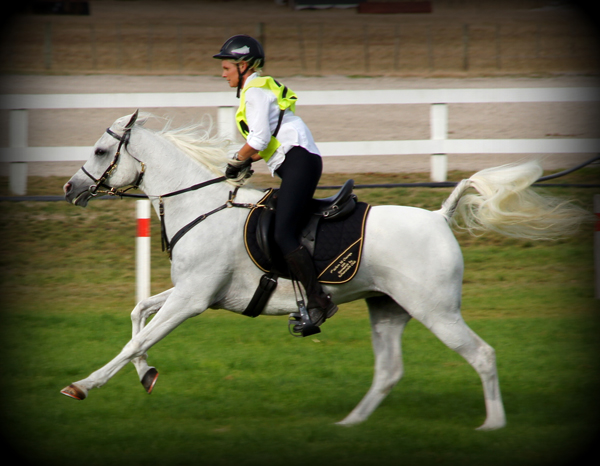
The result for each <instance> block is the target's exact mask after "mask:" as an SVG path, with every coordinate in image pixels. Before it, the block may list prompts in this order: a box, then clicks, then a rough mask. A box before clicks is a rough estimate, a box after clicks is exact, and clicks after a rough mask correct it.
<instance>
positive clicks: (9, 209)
mask: <svg viewBox="0 0 600 466" xmlns="http://www.w3.org/2000/svg"><path fill="white" fill-rule="evenodd" d="M463 175H464V174H460V173H451V174H450V179H454V180H456V179H459V178H461V177H462V176H463ZM596 176H597V170H592V169H590V170H583V171H581V172H578V173H577V174H575V175H571V176H570V177H569V179H568V180H565V181H578V182H591V180H594V179H595V178H596ZM344 178H345V176H344V175H335V176H333V175H332V176H328V177H325V178H324V179H323V181H322V183H323V184H324V185H326V184H337V183H340V182H341V181H342V180H343V179H344ZM354 178H355V180H356V181H357V183H367V182H374V181H377V182H380V183H383V182H386V181H391V182H394V181H399V180H402V181H405V182H412V181H419V180H421V178H426V175H419V174H415V175H402V176H400V175H398V176H390V177H386V176H385V175H369V174H365V175H355V176H354ZM65 181H66V180H65V179H60V178H34V179H30V184H29V193H30V194H59V193H60V186H61V185H62V184H63V183H64V182H65ZM253 181H254V182H255V183H256V184H257V185H264V184H265V183H268V182H269V180H268V179H266V178H260V177H257V178H256V179H253ZM6 191H7V180H6V179H2V180H0V193H6ZM552 191H554V192H555V193H556V194H558V195H563V196H567V197H569V198H574V199H577V200H578V202H580V203H581V204H582V205H584V206H585V207H586V208H591V199H592V195H593V194H594V193H597V192H598V190H597V189H596V190H594V189H564V188H560V189H553V190H552ZM448 192H449V190H447V189H438V190H432V189H416V188H415V189H405V188H402V189H400V188H398V189H368V190H360V191H359V192H358V195H359V197H360V199H361V200H365V201H367V202H370V203H372V204H381V203H397V204H406V205H414V206H420V207H424V208H429V209H432V208H438V206H439V204H440V203H441V202H442V200H443V199H444V198H445V196H446V195H447V194H448ZM321 194H322V195H323V196H325V195H327V194H328V193H327V192H319V195H321ZM0 208H1V209H2V222H1V224H0V231H1V232H2V237H3V241H2V243H1V245H0V251H1V259H0V270H1V273H2V282H1V285H0V286H1V288H0V291H1V293H2V294H1V296H2V318H3V325H2V327H1V329H2V330H1V332H2V333H1V338H0V351H1V353H2V359H1V368H2V374H3V377H2V382H3V383H2V385H1V388H0V395H1V398H0V399H1V400H2V402H1V403H2V405H1V408H2V409H1V412H2V430H3V432H2V433H3V437H4V439H5V442H6V444H7V445H8V449H5V452H9V453H8V455H9V454H10V452H11V451H16V452H17V453H18V455H19V457H20V458H22V459H23V461H28V462H29V463H30V464H34V465H38V464H44V465H54V464H72V463H78V464H86V465H105V464H113V465H116V466H120V465H127V466H133V465H192V464H194V465H196V464H201V465H205V464H206V465H234V464H235V465H259V464H272V465H306V464H311V465H322V464H323V465H324V464H327V465H330V466H331V465H350V466H354V465H373V464H377V465H396V464H402V465H459V464H460V465H467V466H469V465H473V466H475V465H477V466H479V465H498V466H500V465H503V466H504V465H528V466H529V465H540V466H541V465H554V464H566V463H569V464H578V463H577V462H573V460H574V458H576V457H577V456H578V455H579V454H580V453H581V452H582V451H583V450H584V448H585V447H586V446H588V445H589V442H590V441H591V440H592V439H593V438H594V437H593V436H594V435H595V434H596V433H597V426H598V402H597V393H598V388H599V385H600V384H599V382H600V380H599V377H598V374H599V372H598V358H597V354H598V353H597V351H598V330H599V320H598V314H597V312H598V302H597V300H595V299H594V297H593V263H592V228H591V227H590V226H588V227H587V228H586V229H585V230H584V231H582V232H580V233H578V234H577V235H576V236H574V237H573V238H572V239H568V240H561V241H557V242H552V243H534V242H528V241H517V240H511V239H505V238H501V237H498V236H495V235H486V236H485V237H482V238H471V237H469V236H467V235H465V234H462V233H458V234H457V237H458V239H459V242H460V243H461V245H462V246H463V253H464V256H465V268H466V272H465V278H464V294H463V314H464V316H465V318H466V320H467V322H468V323H469V325H470V326H471V327H472V328H473V329H474V330H475V331H476V332H477V333H478V334H479V335H480V336H481V337H482V338H484V339H485V340H486V341H487V342H488V343H490V344H491V345H492V346H494V348H495V349H496V352H497V358H498V370H499V374H500V384H501V388H502V390H503V397H504V402H505V407H506V410H507V418H508V425H507V427H506V428H505V429H502V430H499V431H494V432H479V431H475V427H477V426H478V425H480V424H481V423H482V422H483V419H484V414H485V412H484V405H483V395H482V389H481V384H480V381H479V379H478V377H477V375H476V373H475V372H474V371H473V370H472V369H471V368H470V366H469V365H468V364H467V363H466V362H465V361H464V360H462V359H461V358H460V357H459V356H457V355H456V354H455V353H454V352H452V351H450V350H448V349H447V348H446V347H445V346H444V345H443V344H442V343H440V342H439V341H438V340H437V339H436V338H435V337H434V336H433V335H432V334H431V333H430V332H429V331H428V330H427V329H426V328H425V327H424V326H423V325H421V324H420V323H418V322H416V321H413V322H411V323H410V324H409V326H408V328H407V330H406V332H405V336H404V342H403V349H404V362H405V369H406V374H405V377H404V378H403V379H402V381H401V382H400V383H399V385H398V386H397V387H396V388H395V389H394V390H393V391H392V393H391V394H390V395H389V397H388V398H387V399H386V400H385V401H384V402H383V404H382V405H381V406H380V408H379V409H378V410H377V411H375V413H374V414H373V416H372V417H371V418H370V419H369V420H368V421H367V422H365V423H363V424H361V425H358V426H354V427H350V428H346V427H339V426H335V425H334V422H336V421H339V420H341V419H342V418H343V417H344V416H345V415H346V414H348V412H349V411H350V410H351V409H352V408H353V407H354V406H355V405H356V404H357V403H358V401H359V400H360V399H361V397H362V396H363V395H364V394H365V393H366V391H367V389H368V387H369V385H370V382H371V377H372V365H373V356H372V350H371V343H370V329H369V323H368V315H367V312H366V307H365V305H364V304H363V303H362V302H357V303H351V304H347V305H343V306H342V308H341V312H340V313H339V314H338V315H337V316H336V317H335V319H332V320H331V321H330V322H328V323H327V324H326V326H324V328H323V333H322V334H319V335H318V336H316V338H314V337H311V338H306V339H296V338H291V337H290V336H289V334H288V332H287V328H286V326H287V325H286V321H287V320H286V319H285V318H284V317H280V318H266V317H264V318H257V319H246V318H244V317H241V316H237V315H233V314H231V313H224V312H219V311H207V312H206V313H205V314H203V315H202V316H200V317H198V318H196V319H192V320H190V321H188V322H186V323H185V324H184V325H182V326H181V327H180V328H178V329H176V330H175V331H174V332H173V333H172V334H171V335H169V336H168V337H167V338H166V339H165V340H163V341H162V342H160V343H159V344H158V345H156V347H155V348H153V349H152V350H151V352H150V360H151V363H152V364H153V365H156V366H157V368H158V369H159V371H160V373H161V377H160V378H159V381H158V383H157V386H156V389H155V391H154V393H153V394H152V395H151V396H148V395H147V394H145V392H144V391H143V388H142V387H141V385H140V384H139V382H138V380H137V375H136V374H135V370H134V368H133V366H132V365H128V366H127V367H126V368H124V369H123V370H122V371H121V372H120V373H119V374H117V376H115V377H114V378H113V379H112V380H111V381H110V382H109V383H108V384H107V385H106V386H105V387H103V389H101V390H97V391H93V392H92V393H91V394H90V397H89V399H87V400H85V401H84V402H76V401H74V400H71V399H68V398H67V397H64V396H62V395H60V393H59V390H60V389H61V388H62V387H64V386H65V385H67V384H69V383H71V382H73V381H75V380H78V379H81V378H82V377H85V376H87V375H88V374H89V373H90V372H92V371H93V370H96V369H97V368H99V367H100V366H101V365H103V364H104V363H106V362H107V361H108V360H109V359H111V358H112V357H113V356H115V355H116V354H117V352H118V351H119V350H120V348H121V347H122V346H123V345H124V344H125V343H126V341H127V340H128V339H129V337H130V332H131V330H130V328H131V327H130V318H129V313H130V311H131V309H132V308H133V305H134V302H133V301H134V294H135V293H134V286H135V277H134V274H135V270H134V239H135V219H134V214H135V211H134V203H133V202H131V201H128V200H116V201H96V202H92V203H91V204H90V205H89V206H88V208H87V209H80V208H75V207H72V206H69V205H68V204H66V203H62V202H61V203H50V202H48V203H34V202H20V203H13V202H3V203H1V205H0ZM152 228H153V235H154V236H153V239H152V241H153V252H152V254H153V256H152V261H153V276H152V288H153V292H159V291H162V290H163V289H164V288H166V287H168V286H169V270H168V267H169V265H168V260H167V258H166V257H165V256H164V255H163V254H162V253H161V251H160V244H159V242H160V241H159V238H158V234H157V232H158V231H159V230H158V224H157V222H156V221H154V222H153V225H152ZM8 455H7V456H8ZM17 464H24V463H22V462H20V463H17Z"/></svg>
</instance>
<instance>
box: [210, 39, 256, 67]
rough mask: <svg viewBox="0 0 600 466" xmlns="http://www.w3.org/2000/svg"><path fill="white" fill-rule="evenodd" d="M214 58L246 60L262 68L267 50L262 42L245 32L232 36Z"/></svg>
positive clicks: (253, 65)
mask: <svg viewBox="0 0 600 466" xmlns="http://www.w3.org/2000/svg"><path fill="white" fill-rule="evenodd" d="M213 58H219V59H221V60H244V61H247V62H248V64H249V65H250V67H251V68H252V67H256V68H262V67H263V66H264V64H265V52H264V51H263V48H262V45H260V42H259V41H257V40H256V39H254V38H253V37H250V36H247V35H245V34H238V35H236V36H233V37H230V38H229V39H227V40H226V41H225V43H224V44H223V46H222V47H221V51H220V52H219V53H217V54H216V55H213Z"/></svg>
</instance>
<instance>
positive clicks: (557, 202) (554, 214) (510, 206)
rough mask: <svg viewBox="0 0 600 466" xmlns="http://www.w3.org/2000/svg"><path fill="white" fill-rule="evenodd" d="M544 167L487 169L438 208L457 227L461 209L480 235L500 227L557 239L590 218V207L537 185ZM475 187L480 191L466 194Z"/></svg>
mask: <svg viewBox="0 0 600 466" xmlns="http://www.w3.org/2000/svg"><path fill="white" fill-rule="evenodd" d="M542 173H543V170H542V167H541V165H540V164H539V162H537V161H531V162H526V163H523V164H509V165H503V166H501V167H495V168H487V169H485V170H481V171H479V172H477V173H475V174H474V175H473V176H471V177H470V178H469V179H466V180H462V181H461V182H460V183H459V184H458V185H457V186H456V188H455V189H454V191H452V193H451V194H450V196H449V197H448V199H446V201H445V202H444V203H443V204H442V208H441V209H440V210H438V211H436V212H437V213H440V214H441V215H443V216H444V217H446V219H447V221H448V222H449V223H450V224H451V225H452V226H457V223H456V220H455V218H453V215H454V213H455V212H458V214H459V215H460V217H461V218H462V220H463V222H464V226H460V228H464V229H466V230H468V231H469V232H470V233H471V234H474V235H477V234H481V233H483V232H485V231H490V230H491V231H495V232H497V233H501V234H503V235H505V236H512V237H516V238H529V239H536V240H537V239H556V238H559V237H562V236H566V235H569V234H572V233H574V232H575V231H577V229H578V227H579V226H580V224H581V223H582V222H584V221H586V220H587V219H588V218H589V217H590V213H589V212H587V211H586V210H584V209H582V208H580V207H578V206H576V205H574V204H572V203H570V202H569V201H565V200H563V199H559V198H555V197H551V196H546V195H542V194H539V193H537V192H535V191H534V189H533V188H532V187H531V185H532V184H533V183H535V182H536V181H537V180H538V179H539V178H540V176H541V175H542ZM469 188H474V189H475V190H476V191H477V193H476V194H465V192H466V191H467V190H468V189H469Z"/></svg>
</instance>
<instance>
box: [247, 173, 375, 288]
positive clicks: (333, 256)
mask: <svg viewBox="0 0 600 466" xmlns="http://www.w3.org/2000/svg"><path fill="white" fill-rule="evenodd" d="M353 186H354V181H353V180H348V181H347V182H346V184H345V185H344V187H343V188H342V189H341V190H340V192H339V193H338V194H337V195H336V196H333V197H331V198H328V199H316V200H314V202H315V206H314V208H315V213H313V215H312V216H311V218H310V220H309V221H308V224H307V225H306V226H305V227H304V229H303V231H302V234H301V237H300V242H301V243H302V244H303V245H304V246H305V247H306V248H307V249H308V250H309V252H310V253H311V255H312V256H313V261H314V263H315V268H316V269H317V277H318V280H319V282H321V283H324V284H341V283H346V282H348V281H350V280H351V279H352V278H353V277H354V275H356V272H357V270H358V267H359V266H360V259H361V255H362V246H363V240H364V233H365V225H366V220H367V215H368V212H369V208H370V206H369V205H368V204H366V203H364V202H357V200H356V196H355V195H354V194H352V188H353ZM276 202H277V190H273V189H270V190H269V191H267V193H266V194H265V196H264V197H263V198H262V199H261V201H260V202H259V205H261V206H265V207H256V208H254V209H252V211H251V212H250V214H249V215H248V218H247V220H246V225H245V227H244V242H245V245H246V251H247V252H248V255H249V256H250V258H251V259H252V261H253V262H254V264H255V265H256V266H257V267H258V268H259V269H260V270H262V271H263V272H267V273H273V274H274V275H278V276H280V277H283V278H289V271H288V270H287V265H286V264H285V261H284V259H283V257H282V256H281V253H280V252H279V251H278V248H277V247H276V245H275V243H274V241H273V236H272V229H273V225H274V221H273V220H274V215H276Z"/></svg>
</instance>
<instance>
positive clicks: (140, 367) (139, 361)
mask: <svg viewBox="0 0 600 466" xmlns="http://www.w3.org/2000/svg"><path fill="white" fill-rule="evenodd" d="M172 291H173V288H171V289H170V290H167V291H164V292H162V293H160V294H157V295H155V296H151V297H149V298H147V299H144V300H142V301H140V302H139V303H138V304H137V306H135V308H134V309H133V311H132V312H131V333H132V338H135V336H136V335H137V334H138V333H139V332H140V331H141V330H142V329H143V328H144V326H145V325H146V321H147V320H148V318H149V317H150V316H152V315H154V314H156V313H157V312H158V311H159V310H160V308H161V307H162V306H163V304H164V303H165V301H166V300H167V298H168V297H169V296H170V295H171V293H172ZM147 359H148V354H147V353H144V354H142V355H141V356H139V357H137V358H134V359H132V360H131V362H132V363H133V365H134V366H135V369H136V371H137V373H138V376H139V378H140V382H141V383H142V385H143V387H144V390H146V392H148V393H152V389H153V388H154V384H156V379H158V371H157V370H156V368H155V367H152V366H149V365H148V361H147Z"/></svg>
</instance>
